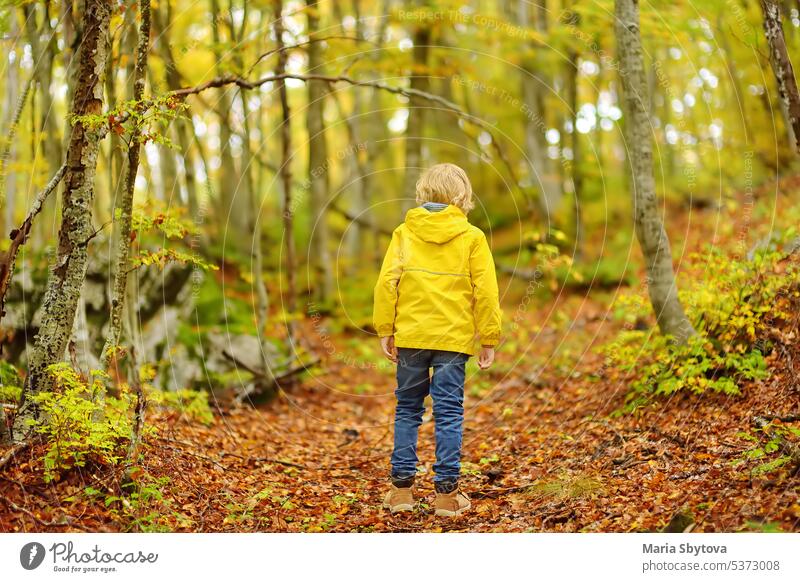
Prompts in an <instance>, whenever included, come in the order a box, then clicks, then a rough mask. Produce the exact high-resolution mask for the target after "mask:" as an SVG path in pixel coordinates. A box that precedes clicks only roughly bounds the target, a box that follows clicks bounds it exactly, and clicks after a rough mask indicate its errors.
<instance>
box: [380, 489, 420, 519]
mask: <svg viewBox="0 0 800 582" xmlns="http://www.w3.org/2000/svg"><path fill="white" fill-rule="evenodd" d="M391 487H392V488H391V489H390V490H389V492H388V493H387V494H386V497H384V498H383V506H384V507H385V508H386V509H388V510H389V511H391V512H392V513H398V512H400V511H413V510H414V494H413V493H411V487H395V486H394V485H392V486H391Z"/></svg>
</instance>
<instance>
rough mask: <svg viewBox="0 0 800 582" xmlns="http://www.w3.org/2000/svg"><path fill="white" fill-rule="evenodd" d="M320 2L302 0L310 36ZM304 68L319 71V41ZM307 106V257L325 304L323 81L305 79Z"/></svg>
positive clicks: (328, 272)
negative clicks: (308, 193) (304, 2)
mask: <svg viewBox="0 0 800 582" xmlns="http://www.w3.org/2000/svg"><path fill="white" fill-rule="evenodd" d="M319 10H320V4H319V2H318V1H317V0H306V18H307V20H308V37H309V39H310V40H313V39H312V36H313V35H314V33H316V32H317V30H318V29H319ZM308 70H309V72H310V73H316V74H322V73H323V72H324V71H323V67H322V55H321V53H320V43H318V42H310V43H309V44H308ZM307 87H308V110H307V112H306V127H307V128H308V182H309V187H310V189H311V198H310V203H311V213H310V216H311V225H310V228H309V233H311V257H313V259H312V262H313V266H314V274H315V279H316V281H315V283H314V289H315V291H316V292H315V295H316V298H317V299H318V300H319V301H320V303H322V304H323V305H326V304H327V303H328V301H330V300H331V298H332V297H333V268H332V264H331V257H330V252H329V251H328V244H329V240H328V239H329V236H328V222H327V221H328V213H327V206H328V168H327V162H328V147H327V143H326V141H325V122H324V120H323V115H322V114H323V108H324V105H325V94H326V93H327V91H326V90H325V81H309V82H308V83H307Z"/></svg>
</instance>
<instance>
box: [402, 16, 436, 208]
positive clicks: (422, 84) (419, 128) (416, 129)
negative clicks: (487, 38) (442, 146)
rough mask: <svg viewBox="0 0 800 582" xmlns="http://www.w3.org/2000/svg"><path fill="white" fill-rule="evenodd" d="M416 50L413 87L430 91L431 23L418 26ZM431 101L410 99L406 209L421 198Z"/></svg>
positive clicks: (406, 144)
mask: <svg viewBox="0 0 800 582" xmlns="http://www.w3.org/2000/svg"><path fill="white" fill-rule="evenodd" d="M425 5H426V3H425V0H417V2H416V6H417V7H418V8H424V7H425ZM413 38H414V49H413V54H412V64H411V72H410V73H409V77H410V79H411V81H410V86H411V88H412V89H414V90H417V91H426V92H427V91H428V87H429V86H430V81H429V79H428V71H427V69H428V52H429V48H428V45H430V41H431V31H430V28H429V27H428V23H426V22H424V21H423V22H420V23H418V24H416V27H415V29H414V35H413ZM427 111H428V103H427V102H426V101H425V100H424V99H420V98H419V97H412V98H411V99H409V102H408V121H407V125H406V139H405V168H403V172H404V181H403V200H402V208H403V211H405V210H408V209H410V208H413V206H414V204H415V200H416V197H417V180H418V179H419V175H420V173H421V170H422V164H423V159H422V146H423V141H424V137H425V136H424V134H425V124H426V119H427Z"/></svg>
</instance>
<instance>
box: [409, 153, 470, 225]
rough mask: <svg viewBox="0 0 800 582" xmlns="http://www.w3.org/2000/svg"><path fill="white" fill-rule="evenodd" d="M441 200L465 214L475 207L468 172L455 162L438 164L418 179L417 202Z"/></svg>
mask: <svg viewBox="0 0 800 582" xmlns="http://www.w3.org/2000/svg"><path fill="white" fill-rule="evenodd" d="M425 202H440V203H442V204H452V205H453V206H457V207H458V208H460V209H461V210H462V211H463V212H464V214H466V213H468V212H469V211H470V210H472V209H473V208H474V207H475V204H474V203H473V202H472V184H470V182H469V178H468V177H467V173H466V172H465V171H464V170H462V169H461V168H459V167H458V166H456V165H455V164H436V165H434V166H431V167H430V168H428V169H427V170H425V171H424V172H423V173H422V176H420V178H419V180H417V204H424V203H425Z"/></svg>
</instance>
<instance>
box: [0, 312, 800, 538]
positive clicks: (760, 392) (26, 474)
mask: <svg viewBox="0 0 800 582" xmlns="http://www.w3.org/2000/svg"><path fill="white" fill-rule="evenodd" d="M552 307H553V306H550V308H552ZM558 309H559V310H560V311H561V312H563V313H568V314H569V316H568V317H567V318H566V319H567V320H569V321H570V322H571V324H570V325H569V329H566V328H565V329H562V330H560V331H559V330H557V329H549V328H547V327H545V328H543V329H542V330H541V331H539V332H538V333H537V334H535V341H536V344H535V345H533V347H534V348H536V346H540V351H542V352H543V351H550V350H551V349H552V348H551V347H549V346H557V345H560V344H561V342H562V340H563V339H564V338H563V334H565V333H576V330H577V333H580V334H582V336H583V337H584V338H587V346H588V344H589V343H592V342H593V341H595V342H596V341H600V340H597V339H594V340H593V339H592V338H595V336H600V337H602V336H603V335H607V334H609V333H613V331H609V329H610V328H613V327H614V326H613V325H611V324H609V323H608V322H607V321H606V320H605V315H604V314H605V311H603V309H602V308H601V307H600V305H599V304H594V303H592V302H590V301H588V300H585V299H583V298H578V297H573V298H567V299H565V300H564V301H562V302H561V304H560V305H559V306H558ZM537 315H539V314H536V313H531V314H529V319H530V320H531V321H533V320H534V319H535V318H536V316H537ZM307 331H308V336H309V337H317V338H318V339H319V341H320V345H318V346H317V348H318V350H319V351H320V352H322V353H325V352H326V351H327V352H331V353H330V354H329V355H328V358H327V360H326V361H324V362H322V365H321V366H320V367H319V368H318V371H317V373H316V374H314V375H312V377H309V378H307V379H305V380H304V381H302V382H301V383H299V384H296V385H294V386H291V387H287V389H286V390H283V391H281V392H280V393H279V395H278V397H277V398H276V399H274V400H273V401H272V402H269V403H267V404H265V405H261V406H258V407H249V406H244V407H238V408H233V407H225V408H220V409H217V410H216V414H215V419H214V421H213V422H212V423H211V424H210V425H207V426H206V425H203V424H200V423H198V422H196V421H191V420H188V419H186V418H185V417H181V416H180V415H177V414H174V415H168V414H166V413H164V412H158V413H154V414H156V416H151V418H150V421H151V422H152V423H153V424H154V425H155V426H158V427H159V430H158V433H157V434H154V435H151V436H149V437H148V438H147V439H146V444H145V449H144V451H143V452H144V463H143V465H142V469H143V472H144V474H145V475H147V480H148V481H149V482H150V483H151V486H149V487H144V488H143V489H142V490H141V491H140V494H139V496H138V497H135V498H133V499H131V500H129V501H126V502H125V503H124V504H121V503H120V502H119V501H118V500H115V499H114V497H113V496H114V495H117V494H118V486H117V485H114V483H115V482H118V472H119V470H118V469H110V468H107V467H102V466H94V467H93V466H87V467H84V468H82V469H80V470H73V471H71V472H70V473H69V474H67V475H66V476H65V478H64V480H62V481H60V482H57V483H51V484H47V485H45V484H44V483H43V480H42V474H41V467H40V466H39V465H40V464H41V462H40V461H39V460H38V458H39V457H40V456H41V454H42V452H41V451H40V450H39V445H37V446H34V447H32V448H31V449H29V450H27V451H26V452H24V453H21V454H20V456H19V457H18V459H17V460H16V461H15V462H14V463H13V465H12V466H11V467H8V468H7V469H6V470H5V471H4V472H3V473H0V531H119V530H120V529H125V528H127V529H130V528H131V527H133V528H134V529H141V530H164V529H166V530H172V531H205V532H219V531H340V532H372V531H396V532H410V531H471V532H486V531H495V532H526V531H527V532H535V531H568V532H576V531H594V532H609V531H615V532H627V531H657V530H661V529H663V528H665V526H667V524H668V523H669V522H670V521H671V520H673V525H676V524H677V523H679V522H680V523H681V525H679V526H678V528H679V529H681V530H683V529H686V527H687V526H688V527H689V529H693V530H694V531H742V530H748V531H749V530H756V531H765V530H766V531H771V530H784V531H796V530H798V529H800V493H799V492H798V491H800V488H799V487H798V485H800V478H799V477H798V476H796V475H795V476H786V477H785V478H783V479H781V480H775V479H773V478H770V477H764V476H757V475H755V474H753V473H752V471H750V470H749V467H750V465H748V464H747V463H744V464H739V463H738V461H740V460H741V459H742V454H743V452H744V451H746V450H747V449H749V448H751V447H752V446H753V445H752V442H751V441H750V440H748V439H747V438H745V437H744V436H743V434H742V433H743V432H747V431H749V430H751V429H752V421H753V418H754V417H755V416H758V415H762V416H763V415H785V414H789V413H791V412H796V411H797V410H798V409H800V385H798V384H797V378H798V374H797V372H798V370H797V367H796V366H797V363H796V362H800V354H798V353H789V352H787V351H786V350H783V353H782V354H777V353H776V355H773V356H771V358H772V359H771V361H770V367H771V368H772V370H773V374H772V376H771V378H770V379H769V380H766V381H764V382H762V383H759V384H757V385H752V386H746V387H744V390H743V396H738V397H727V396H722V395H712V394H705V395H703V396H702V397H699V396H692V395H688V394H680V395H677V396H675V397H673V398H671V399H670V400H668V401H661V402H659V403H658V404H656V405H651V406H649V407H646V408H644V409H640V410H639V411H638V412H637V413H635V414H626V415H614V414H612V413H613V412H614V411H615V410H618V409H619V408H620V407H621V406H622V405H623V404H624V393H625V386H624V383H621V382H619V381H615V380H613V379H612V378H609V377H607V376H606V375H605V374H604V372H603V370H604V362H603V358H602V356H600V355H598V354H597V353H595V352H594V351H593V350H589V349H587V350H585V351H584V353H582V354H580V359H579V364H578V365H577V366H576V365H574V361H575V360H574V358H573V356H574V354H565V356H566V357H564V358H562V359H561V360H559V358H558V356H557V355H552V354H551V356H548V358H547V361H546V362H542V360H541V359H539V360H538V363H537V364H533V363H532V362H533V361H536V358H531V357H527V358H525V359H524V361H526V362H528V363H527V364H523V363H519V362H511V361H510V360H509V357H510V356H509V355H508V354H507V353H505V352H503V353H501V354H500V356H499V362H498V363H497V365H496V368H495V369H493V370H490V371H489V372H480V373H479V375H478V376H476V375H475V373H476V372H475V371H472V373H471V374H470V378H469V379H468V381H467V390H466V400H465V408H466V421H465V433H464V453H463V466H464V472H465V476H464V478H463V481H462V483H463V489H464V490H465V491H466V492H467V493H468V494H470V496H471V497H472V500H473V510H472V511H471V512H470V513H468V514H466V515H464V516H462V517H459V518H455V519H443V518H436V517H434V515H433V511H432V508H431V505H432V501H433V486H432V482H431V476H432V475H431V465H432V463H433V444H434V439H433V421H432V419H431V418H430V409H429V408H428V413H427V415H426V417H425V421H424V423H423V426H422V428H421V431H420V447H419V456H420V461H421V465H422V467H423V468H422V471H423V473H422V474H421V475H420V476H419V478H418V480H417V486H416V495H417V497H418V499H419V504H418V505H417V508H416V510H415V511H414V512H413V513H401V514H398V515H391V514H390V513H389V512H387V511H386V510H384V509H382V508H381V501H382V497H383V494H384V492H385V490H386V488H387V486H388V482H387V472H388V468H389V456H390V453H391V448H392V431H391V427H392V424H391V421H392V416H393V408H394V397H393V393H392V390H393V381H392V376H391V371H392V368H389V367H388V365H387V366H383V365H374V364H371V365H359V364H358V362H355V361H352V360H349V359H348V358H344V357H338V354H340V353H343V351H344V350H342V349H341V346H343V345H356V344H357V342H358V341H359V340H357V339H354V338H350V340H349V344H348V339H347V338H346V337H345V336H335V335H334V336H330V337H329V338H326V336H324V335H320V334H316V335H315V333H314V331H313V330H311V329H309V330H307ZM787 333H791V332H787ZM794 333H795V334H796V330H794ZM531 334H532V336H531V337H532V339H533V335H534V334H533V332H531ZM794 337H796V336H794ZM320 338H321V339H320ZM324 342H328V343H325V344H324V345H323V343H324ZM793 343H794V344H795V345H796V342H793ZM325 345H327V346H329V348H328V349H327V350H326V349H325ZM333 346H339V347H333ZM337 350H338V351H337ZM567 359H572V360H573V363H572V364H565V363H564V362H566V361H567ZM521 360H522V359H521ZM543 364H547V365H543ZM98 496H99V497H98ZM104 497H105V498H106V499H110V500H111V501H110V502H109V503H108V506H106V503H105V502H104ZM3 505H5V507H2V506H3ZM690 523H691V524H692V525H689V524H690ZM122 524H126V525H124V526H123V525H122ZM131 524H134V525H133V526H132V525H131Z"/></svg>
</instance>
